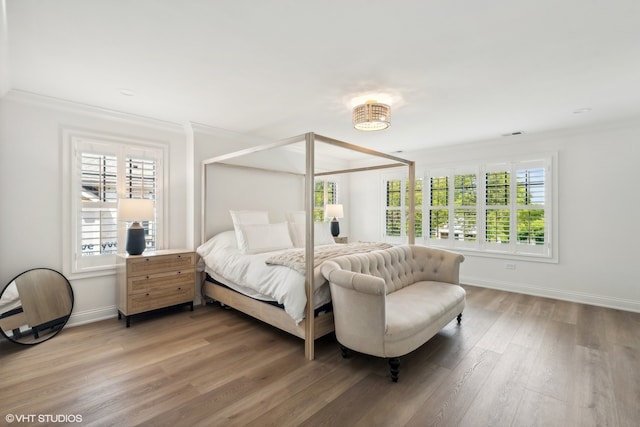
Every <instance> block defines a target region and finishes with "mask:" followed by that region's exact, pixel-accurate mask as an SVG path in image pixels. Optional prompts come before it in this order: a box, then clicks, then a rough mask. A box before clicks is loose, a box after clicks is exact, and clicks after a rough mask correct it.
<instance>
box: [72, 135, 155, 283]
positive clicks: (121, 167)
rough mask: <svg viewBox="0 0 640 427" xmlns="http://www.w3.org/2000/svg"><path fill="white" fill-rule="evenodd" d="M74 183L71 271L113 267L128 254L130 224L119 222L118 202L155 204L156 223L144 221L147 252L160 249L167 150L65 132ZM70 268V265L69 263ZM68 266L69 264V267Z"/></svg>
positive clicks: (80, 271)
mask: <svg viewBox="0 0 640 427" xmlns="http://www.w3.org/2000/svg"><path fill="white" fill-rule="evenodd" d="M65 135H66V139H67V141H66V142H67V143H68V145H69V146H70V147H69V148H70V150H68V152H69V154H68V156H69V157H70V158H69V165H70V168H69V169H70V171H71V174H70V179H69V188H70V189H71V191H70V193H69V194H68V196H67V198H68V202H69V205H70V212H69V213H70V214H69V221H70V223H69V231H70V234H71V236H72V238H71V242H70V243H69V244H68V249H67V250H66V251H68V252H69V259H70V262H69V264H71V265H70V272H71V273H83V272H92V271H99V270H105V269H112V268H113V267H114V265H115V254H116V253H118V252H124V247H121V248H119V247H118V242H122V245H124V241H125V240H126V228H127V227H128V226H130V224H124V223H119V222H118V218H117V207H118V199H119V198H145V199H151V200H153V201H154V202H155V203H154V205H155V208H156V209H155V220H153V221H144V222H142V226H143V227H144V229H145V238H146V243H147V246H146V247H147V249H151V250H153V249H156V248H160V247H162V244H161V242H162V212H163V200H162V196H161V195H162V188H163V175H164V174H163V166H162V165H163V159H164V150H165V149H164V148H163V147H160V146H155V145H151V144H149V145H144V144H143V143H141V142H139V141H126V142H125V141H122V140H120V139H117V138H109V137H106V136H96V135H91V136H89V135H78V134H74V133H71V132H65ZM65 264H66V263H65ZM65 267H66V266H65Z"/></svg>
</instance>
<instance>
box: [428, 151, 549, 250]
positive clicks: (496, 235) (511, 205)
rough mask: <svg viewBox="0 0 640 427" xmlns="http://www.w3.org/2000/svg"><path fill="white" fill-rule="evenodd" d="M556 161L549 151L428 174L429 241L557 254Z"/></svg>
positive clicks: (446, 244) (462, 246)
mask: <svg viewBox="0 0 640 427" xmlns="http://www.w3.org/2000/svg"><path fill="white" fill-rule="evenodd" d="M552 161H553V160H552V157H546V158H544V159H540V160H532V161H521V162H512V163H501V164H488V165H480V166H477V167H471V168H451V169H447V170H440V171H433V172H432V173H431V174H430V176H429V180H428V182H429V189H428V191H429V196H428V198H427V200H428V207H427V209H428V213H429V234H428V236H426V241H427V242H428V243H429V244H433V245H436V246H444V247H452V248H464V249H470V250H478V251H485V252H494V253H505V254H515V255H538V256H543V257H547V258H549V257H551V230H552V228H551V218H552V215H551V203H550V202H551V198H550V194H551V177H550V173H551V165H552ZM480 178H481V179H480Z"/></svg>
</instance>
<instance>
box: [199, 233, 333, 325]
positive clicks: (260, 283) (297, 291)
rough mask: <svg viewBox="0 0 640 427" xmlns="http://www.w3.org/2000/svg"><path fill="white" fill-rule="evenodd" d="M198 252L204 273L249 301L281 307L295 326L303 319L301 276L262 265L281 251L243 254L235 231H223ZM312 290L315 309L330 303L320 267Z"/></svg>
mask: <svg viewBox="0 0 640 427" xmlns="http://www.w3.org/2000/svg"><path fill="white" fill-rule="evenodd" d="M197 252H198V254H199V255H200V256H201V257H202V261H203V262H204V271H205V272H207V273H208V274H209V275H210V276H211V277H213V278H214V279H216V280H218V281H220V282H221V283H224V284H225V285H227V286H229V287H230V288H232V289H234V290H236V291H238V292H241V293H243V294H245V295H247V296H250V297H252V298H255V299H260V300H263V301H276V302H278V303H279V304H282V305H284V310H285V311H286V312H287V314H289V315H290V316H291V317H292V318H293V320H295V321H296V323H299V322H301V321H302V319H304V317H305V313H304V311H305V310H304V309H305V306H306V304H307V296H306V292H305V288H304V276H303V275H301V274H300V273H298V272H296V271H295V270H293V269H291V268H289V267H284V266H279V265H267V264H266V263H265V261H266V259H267V258H269V257H271V256H273V255H274V254H276V253H279V252H282V251H275V252H264V253H259V254H252V255H245V254H242V253H241V252H240V251H239V250H238V247H237V240H236V235H235V232H234V231H225V232H222V233H220V234H217V235H216V236H214V237H212V238H211V239H210V240H208V241H207V242H206V243H204V244H202V245H201V246H200V247H198V249H197ZM314 287H315V292H314V302H315V304H314V305H315V307H316V308H317V307H320V306H322V305H324V304H326V303H327V302H329V301H330V300H331V293H330V290H329V286H328V284H327V283H326V281H325V280H324V277H322V274H320V268H319V267H316V268H315V270H314Z"/></svg>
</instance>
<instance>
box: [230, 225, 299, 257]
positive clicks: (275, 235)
mask: <svg viewBox="0 0 640 427" xmlns="http://www.w3.org/2000/svg"><path fill="white" fill-rule="evenodd" d="M240 230H241V231H242V235H243V237H244V241H245V243H246V247H245V249H244V251H242V252H243V253H245V254H259V253H262V252H271V251H278V250H281V249H290V248H292V247H293V243H292V242H291V238H290V237H289V229H288V228H287V223H286V222H279V223H277V224H240Z"/></svg>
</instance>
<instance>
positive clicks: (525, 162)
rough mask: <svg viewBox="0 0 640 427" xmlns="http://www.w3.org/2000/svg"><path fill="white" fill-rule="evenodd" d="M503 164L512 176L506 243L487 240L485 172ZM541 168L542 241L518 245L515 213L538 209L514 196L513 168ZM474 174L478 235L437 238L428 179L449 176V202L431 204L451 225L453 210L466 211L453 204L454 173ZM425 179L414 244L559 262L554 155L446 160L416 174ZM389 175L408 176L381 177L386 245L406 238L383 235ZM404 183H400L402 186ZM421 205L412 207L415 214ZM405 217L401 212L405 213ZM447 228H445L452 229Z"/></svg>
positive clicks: (515, 188) (383, 223) (492, 255)
mask: <svg viewBox="0 0 640 427" xmlns="http://www.w3.org/2000/svg"><path fill="white" fill-rule="evenodd" d="M505 167H507V168H508V170H509V171H512V179H511V180H510V183H509V186H510V201H509V204H508V209H509V210H510V212H512V214H511V215H514V218H513V219H512V220H510V224H509V227H510V228H509V230H510V242H509V244H508V245H505V244H492V243H490V242H486V239H485V232H486V213H487V204H486V193H485V190H486V183H485V174H486V173H487V172H491V171H498V170H499V169H503V170H504V168H505ZM538 167H540V168H544V205H543V207H542V209H543V210H544V235H545V242H544V244H542V245H526V244H522V243H518V230H517V222H516V221H517V215H518V212H519V211H521V210H526V209H540V207H539V206H534V207H526V206H524V205H518V204H517V203H516V202H517V198H518V195H517V194H518V193H517V186H518V183H517V176H516V172H515V171H516V170H524V169H532V168H538ZM470 173H473V174H475V175H476V178H475V179H476V206H475V210H476V214H475V221H476V229H477V235H476V237H475V241H473V240H472V241H467V240H466V239H464V238H462V239H459V240H456V239H455V233H454V234H453V235H451V233H450V232H449V238H446V239H438V238H433V237H432V236H431V224H430V220H431V209H432V205H431V178H434V177H441V176H447V177H448V180H449V181H448V193H449V196H448V203H447V206H438V205H434V208H442V209H446V210H448V211H447V217H448V219H449V224H454V223H455V220H454V215H455V211H456V209H458V210H460V209H468V208H467V207H466V206H458V205H456V204H455V196H454V192H455V176H456V175H458V176H460V175H468V174H470ZM420 176H422V177H423V203H422V218H423V233H422V237H416V243H418V241H419V242H420V243H421V244H424V245H426V246H433V247H441V248H443V249H449V250H454V251H458V252H462V253H468V254H469V255H475V256H483V257H493V258H503V259H516V260H527V261H538V262H552V263H557V262H558V232H557V229H556V224H557V218H558V200H557V186H558V183H557V179H556V176H557V153H555V152H551V153H540V154H533V155H525V156H521V157H518V158H514V159H509V160H503V161H496V160H492V161H485V162H481V161H478V162H474V163H471V162H469V163H461V164H450V165H446V166H442V167H430V168H426V169H425V171H424V172H423V173H422V174H421V175H416V179H419V177H420ZM393 179H402V180H403V181H402V182H406V179H407V176H406V175H399V174H395V175H385V176H383V180H382V185H381V187H382V193H383V194H382V203H381V204H382V221H381V231H382V232H381V235H382V236H383V239H384V240H385V241H388V242H389V243H402V242H404V241H405V239H406V233H405V232H404V228H403V229H402V234H401V236H400V237H395V236H394V237H390V236H386V220H385V219H386V216H385V215H386V209H387V207H386V182H387V181H389V180H393ZM403 187H404V186H403ZM418 210H419V207H417V206H416V212H417V211H418ZM402 218H403V221H404V215H403V217H402ZM450 230H451V229H449V231H450Z"/></svg>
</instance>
